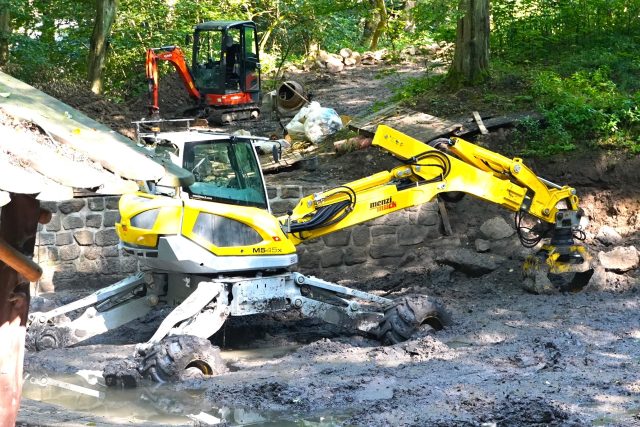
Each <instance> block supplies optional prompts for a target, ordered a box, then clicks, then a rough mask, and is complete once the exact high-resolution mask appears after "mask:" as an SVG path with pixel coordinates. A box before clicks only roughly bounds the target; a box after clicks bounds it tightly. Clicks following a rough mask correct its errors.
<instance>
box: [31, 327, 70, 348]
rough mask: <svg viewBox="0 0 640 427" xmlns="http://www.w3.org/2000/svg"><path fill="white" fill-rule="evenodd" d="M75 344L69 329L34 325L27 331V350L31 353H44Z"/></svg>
mask: <svg viewBox="0 0 640 427" xmlns="http://www.w3.org/2000/svg"><path fill="white" fill-rule="evenodd" d="M70 344H73V340H72V337H71V331H70V330H69V328H65V327H60V326H55V325H49V324H45V325H32V326H30V327H29V329H28V330H27V336H26V337H25V348H26V349H27V350H29V351H42V350H48V349H52V348H61V347H66V346H67V345H70Z"/></svg>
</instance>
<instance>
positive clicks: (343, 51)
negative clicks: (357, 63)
mask: <svg viewBox="0 0 640 427" xmlns="http://www.w3.org/2000/svg"><path fill="white" fill-rule="evenodd" d="M352 53H353V51H352V50H351V49H349V48H347V47H343V48H342V49H340V56H342V57H343V58H350V57H351V54H352Z"/></svg>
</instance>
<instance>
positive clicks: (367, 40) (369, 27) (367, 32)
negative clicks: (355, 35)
mask: <svg viewBox="0 0 640 427" xmlns="http://www.w3.org/2000/svg"><path fill="white" fill-rule="evenodd" d="M369 6H371V8H372V9H373V11H372V13H371V16H369V17H367V18H365V21H364V28H363V29H362V37H360V44H361V45H362V46H370V45H371V38H372V37H373V32H374V31H375V30H376V27H377V22H378V12H377V9H375V7H376V0H369Z"/></svg>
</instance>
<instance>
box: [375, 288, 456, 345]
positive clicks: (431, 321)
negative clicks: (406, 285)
mask: <svg viewBox="0 0 640 427" xmlns="http://www.w3.org/2000/svg"><path fill="white" fill-rule="evenodd" d="M450 323H451V319H450V316H449V314H448V313H447V312H446V311H445V310H444V309H443V308H442V307H441V306H440V305H439V304H437V303H435V302H434V301H432V300H431V299H430V298H429V297H427V296H426V295H407V296H404V297H402V298H399V299H398V300H396V301H395V304H394V305H393V307H391V308H390V309H388V310H387V311H386V312H385V314H384V318H383V319H382V321H381V322H380V325H379V326H378V329H377V331H376V335H377V337H378V340H380V342H381V343H382V344H384V345H390V344H397V343H399V342H402V341H406V340H407V339H409V338H410V337H411V335H413V334H414V333H415V332H416V330H417V329H418V327H420V325H423V324H428V325H429V326H431V327H432V328H433V329H435V330H437V331H438V330H441V329H443V328H444V327H445V326H447V325H449V324H450Z"/></svg>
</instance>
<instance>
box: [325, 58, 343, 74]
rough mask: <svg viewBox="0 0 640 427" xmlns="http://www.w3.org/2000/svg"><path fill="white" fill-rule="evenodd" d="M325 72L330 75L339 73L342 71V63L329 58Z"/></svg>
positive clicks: (340, 60) (339, 60)
mask: <svg viewBox="0 0 640 427" xmlns="http://www.w3.org/2000/svg"><path fill="white" fill-rule="evenodd" d="M327 70H328V71H329V72H330V73H339V72H341V71H342V70H344V63H343V62H342V59H338V58H336V57H335V56H329V57H328V58H327Z"/></svg>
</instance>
